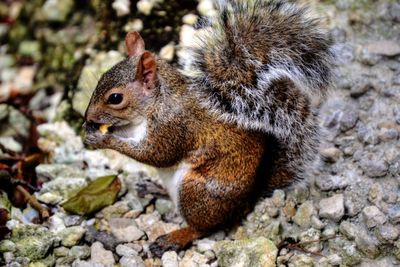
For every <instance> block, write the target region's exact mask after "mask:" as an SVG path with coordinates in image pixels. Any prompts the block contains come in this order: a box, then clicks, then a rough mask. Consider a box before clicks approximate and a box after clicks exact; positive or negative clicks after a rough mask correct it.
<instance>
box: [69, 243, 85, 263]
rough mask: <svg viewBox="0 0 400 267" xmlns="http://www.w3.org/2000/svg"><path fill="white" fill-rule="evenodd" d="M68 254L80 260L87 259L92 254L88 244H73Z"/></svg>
mask: <svg viewBox="0 0 400 267" xmlns="http://www.w3.org/2000/svg"><path fill="white" fill-rule="evenodd" d="M68 256H70V257H72V258H73V259H80V260H84V259H87V258H89V256H90V247H89V246H87V245H83V246H73V247H72V248H71V249H70V250H69V252H68Z"/></svg>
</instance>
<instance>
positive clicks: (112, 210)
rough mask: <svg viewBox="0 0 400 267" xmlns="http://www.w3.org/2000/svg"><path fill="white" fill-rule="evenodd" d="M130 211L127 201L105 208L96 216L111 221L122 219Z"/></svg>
mask: <svg viewBox="0 0 400 267" xmlns="http://www.w3.org/2000/svg"><path fill="white" fill-rule="evenodd" d="M128 211H130V208H129V205H128V202H127V201H118V202H115V203H114V204H113V205H111V206H108V207H105V208H104V209H102V210H101V211H100V212H98V213H97V214H96V217H98V218H102V217H103V218H105V219H106V220H110V219H111V218H120V217H122V216H123V215H124V214H125V213H127V212H128Z"/></svg>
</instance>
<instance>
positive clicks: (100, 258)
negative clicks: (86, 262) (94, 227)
mask: <svg viewBox="0 0 400 267" xmlns="http://www.w3.org/2000/svg"><path fill="white" fill-rule="evenodd" d="M90 250H91V257H90V261H91V262H93V263H100V264H103V265H105V266H114V264H115V259H114V256H113V253H112V252H111V251H109V250H106V249H104V246H103V244H101V243H100V242H94V243H93V244H92V246H91V248H90Z"/></svg>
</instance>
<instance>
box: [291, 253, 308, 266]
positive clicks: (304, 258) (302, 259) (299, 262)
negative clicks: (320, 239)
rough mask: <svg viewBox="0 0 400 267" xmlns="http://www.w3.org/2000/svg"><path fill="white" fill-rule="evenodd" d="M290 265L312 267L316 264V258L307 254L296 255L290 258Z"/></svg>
mask: <svg viewBox="0 0 400 267" xmlns="http://www.w3.org/2000/svg"><path fill="white" fill-rule="evenodd" d="M289 266H293V267H310V266H314V259H313V258H312V257H310V256H308V255H305V254H299V255H294V256H293V257H291V258H290V259H289Z"/></svg>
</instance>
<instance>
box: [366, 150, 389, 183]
mask: <svg viewBox="0 0 400 267" xmlns="http://www.w3.org/2000/svg"><path fill="white" fill-rule="evenodd" d="M360 167H361V169H362V170H363V171H364V174H365V175H367V176H368V177H371V178H378V177H383V176H385V175H386V174H387V172H388V170H389V166H388V164H387V163H386V162H385V161H384V160H383V159H382V158H378V157H377V156H376V155H374V154H367V155H365V156H363V157H362V158H361V160H360Z"/></svg>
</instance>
